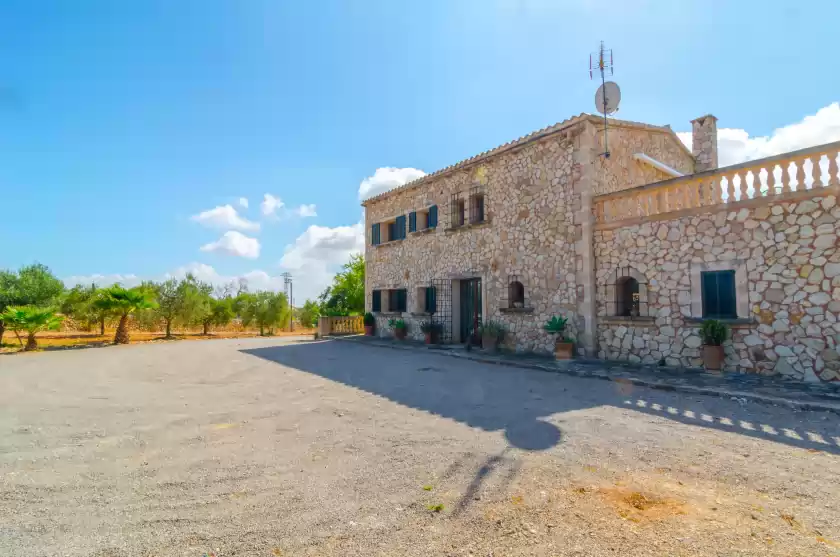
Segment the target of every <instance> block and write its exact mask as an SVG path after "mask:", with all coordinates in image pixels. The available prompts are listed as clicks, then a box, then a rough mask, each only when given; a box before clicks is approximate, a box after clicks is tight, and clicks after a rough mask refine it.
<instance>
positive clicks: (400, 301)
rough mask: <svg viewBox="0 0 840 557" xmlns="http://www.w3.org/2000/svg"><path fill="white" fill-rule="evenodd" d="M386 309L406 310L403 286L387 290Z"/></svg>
mask: <svg viewBox="0 0 840 557" xmlns="http://www.w3.org/2000/svg"><path fill="white" fill-rule="evenodd" d="M388 311H392V312H403V311H406V295H405V289H404V288H400V289H398V290H389V291H388Z"/></svg>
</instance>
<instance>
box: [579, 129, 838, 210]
mask: <svg viewBox="0 0 840 557" xmlns="http://www.w3.org/2000/svg"><path fill="white" fill-rule="evenodd" d="M838 153H840V141H836V142H834V143H826V144H825V145H818V146H816V147H809V148H808V149H802V150H800V151H793V152H790V153H784V154H781V155H776V156H774V157H768V158H766V159H760V160H755V161H749V162H745V163H743V164H736V165H734V166H728V167H726V168H720V169H716V170H709V171H706V172H700V173H697V174H691V175H689V176H681V177H679V178H673V179H671V180H665V181H662V182H656V183H653V184H647V185H645V186H640V187H637V188H631V189H628V190H624V191H619V192H615V193H609V194H606V195H599V196H597V197H595V199H594V206H593V211H594V213H595V222H596V224H598V225H605V226H606V225H609V224H611V223H619V222H622V221H627V220H631V219H640V218H641V219H644V218H646V217H647V218H650V217H656V216H657V215H663V214H666V213H672V212H674V211H681V210H684V209H698V208H703V207H709V208H710V210H713V208H714V207H715V206H718V205H720V206H723V205H728V204H733V203H738V202H741V201H747V200H751V199H755V200H759V199H766V200H767V201H772V200H773V198H775V197H779V196H786V194H792V193H793V192H801V191H803V190H817V189H822V188H828V187H831V186H834V187H838V183H840V178H838V160H837V159H838Z"/></svg>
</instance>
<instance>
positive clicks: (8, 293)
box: [0, 271, 17, 346]
mask: <svg viewBox="0 0 840 557" xmlns="http://www.w3.org/2000/svg"><path fill="white" fill-rule="evenodd" d="M16 286H17V275H15V274H14V273H13V272H11V271H0V314H2V313H4V312H5V311H6V308H8V307H9V306H10V305H12V304H14V302H15V300H14V296H15V294H14V288H15V287H16ZM5 331H6V322H5V320H4V319H3V317H2V315H0V346H3V333H4V332H5Z"/></svg>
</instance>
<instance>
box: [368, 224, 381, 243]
mask: <svg viewBox="0 0 840 557" xmlns="http://www.w3.org/2000/svg"><path fill="white" fill-rule="evenodd" d="M370 243H371V244H372V245H374V246H378V245H379V244H380V243H382V241H381V236H380V235H379V223H376V224H374V225H373V226H371V227H370Z"/></svg>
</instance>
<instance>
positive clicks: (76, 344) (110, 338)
mask: <svg viewBox="0 0 840 557" xmlns="http://www.w3.org/2000/svg"><path fill="white" fill-rule="evenodd" d="M114 333H115V330H114V329H105V334H104V335H100V334H99V333H98V332H92V333H87V332H83V331H47V332H43V333H39V334H38V336H37V339H38V350H60V349H64V348H91V347H96V346H105V345H108V344H112V343H113V342H114ZM314 333H315V329H295V330H294V332H288V331H279V332H275V333H274V334H273V335H271V336H276V337H283V336H296V335H311V334H314ZM258 336H260V332H259V331H257V330H253V331H249V330H244V331H242V330H240V331H236V330H235V331H213V332H211V333H210V334H209V335H204V334H202V333H200V332H174V333H173V334H172V337H170V338H166V335H165V333H164V332H163V331H156V332H150V331H132V332H131V344H142V343H148V342H170V341H174V340H209V339H218V338H249V337H258ZM22 338H23V337H22ZM23 341H24V342H26V339H25V338H23ZM20 351H21V346H20V344H19V343H18V339H17V337H16V336H15V334H14V333H13V332H10V331H6V333H5V335H4V336H3V344H2V345H0V353H2V354H6V353H15V352H20Z"/></svg>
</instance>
